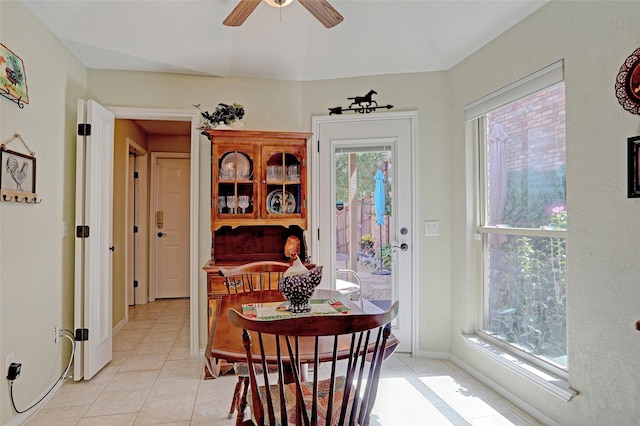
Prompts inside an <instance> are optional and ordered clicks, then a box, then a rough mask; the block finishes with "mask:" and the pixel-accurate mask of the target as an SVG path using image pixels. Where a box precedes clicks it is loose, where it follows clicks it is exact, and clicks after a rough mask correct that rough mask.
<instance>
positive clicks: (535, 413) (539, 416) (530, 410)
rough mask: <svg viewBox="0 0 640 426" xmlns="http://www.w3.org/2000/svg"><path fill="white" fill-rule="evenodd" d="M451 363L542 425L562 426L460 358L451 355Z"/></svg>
mask: <svg viewBox="0 0 640 426" xmlns="http://www.w3.org/2000/svg"><path fill="white" fill-rule="evenodd" d="M449 361H451V362H452V363H454V364H455V365H456V366H458V367H460V368H461V369H463V370H464V371H466V372H467V373H469V374H470V375H471V376H473V377H474V378H475V379H478V380H479V381H480V382H482V384H483V385H485V386H487V387H488V388H490V389H492V390H493V391H495V392H497V393H498V394H500V395H501V396H502V397H503V398H504V399H506V400H507V401H509V402H511V403H512V404H513V405H515V406H516V407H518V408H520V409H521V410H522V411H524V412H525V413H527V414H528V415H530V416H531V417H533V418H535V419H536V420H538V421H539V422H541V423H542V424H544V425H548V426H560V424H559V423H556V422H555V421H553V420H552V419H551V418H549V417H547V415H545V414H544V413H542V412H541V411H539V410H538V409H536V408H534V407H532V406H531V405H530V404H529V403H528V402H526V401H524V400H523V399H520V398H519V397H517V396H516V395H514V394H513V393H511V392H510V391H508V390H507V389H505V388H503V387H502V386H500V385H499V384H497V383H496V382H494V381H493V380H491V379H490V378H488V377H487V376H485V375H484V374H482V373H480V372H479V371H478V370H476V369H475V368H473V367H471V366H470V365H468V364H466V363H465V362H464V361H462V360H461V359H460V358H458V357H456V356H454V355H450V356H449Z"/></svg>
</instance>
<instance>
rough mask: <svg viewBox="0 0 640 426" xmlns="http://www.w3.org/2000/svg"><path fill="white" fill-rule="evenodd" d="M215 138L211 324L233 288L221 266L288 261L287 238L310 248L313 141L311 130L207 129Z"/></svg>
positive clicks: (209, 288) (209, 286)
mask: <svg viewBox="0 0 640 426" xmlns="http://www.w3.org/2000/svg"><path fill="white" fill-rule="evenodd" d="M206 133H207V136H208V137H209V139H210V140H211V241H212V242H211V260H210V261H209V262H207V264H206V265H204V267H203V269H204V270H205V271H206V273H207V295H208V299H209V314H208V315H209V325H210V324H211V320H212V315H213V314H214V313H215V312H216V311H217V309H216V308H217V306H216V304H217V299H218V298H219V297H220V296H221V295H224V294H227V290H226V288H225V286H224V283H223V279H222V277H221V276H219V274H218V267H219V266H230V265H240V264H243V263H248V262H253V261H259V260H277V261H288V259H287V258H285V256H284V244H285V242H286V240H287V238H288V237H289V236H291V235H295V236H297V237H298V238H300V241H301V253H300V256H301V258H302V259H306V256H307V252H306V250H307V248H306V243H305V239H304V234H303V233H304V231H305V230H306V229H307V140H308V139H309V137H311V133H298V132H296V133H294V132H273V131H252V130H215V129H213V130H206Z"/></svg>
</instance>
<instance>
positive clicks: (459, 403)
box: [27, 300, 541, 426]
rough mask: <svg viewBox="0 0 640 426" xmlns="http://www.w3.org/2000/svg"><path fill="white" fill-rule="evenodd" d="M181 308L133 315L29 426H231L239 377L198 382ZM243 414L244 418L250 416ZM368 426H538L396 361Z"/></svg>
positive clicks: (457, 380)
mask: <svg viewBox="0 0 640 426" xmlns="http://www.w3.org/2000/svg"><path fill="white" fill-rule="evenodd" d="M188 319H189V305H188V301H186V300H173V301H157V302H154V303H148V304H147V305H145V306H141V307H135V308H131V309H130V311H129V323H128V324H127V325H126V326H125V327H124V328H123V329H122V330H121V331H120V332H119V333H118V334H117V335H116V336H115V337H114V353H113V355H114V356H113V360H112V361H111V362H110V363H109V364H108V365H107V366H106V367H105V368H104V369H103V370H102V371H101V372H100V373H98V375H96V377H94V378H93V379H92V380H89V381H79V382H74V381H66V382H65V383H64V385H63V386H62V387H61V388H60V389H59V390H58V391H57V392H56V393H55V395H53V397H52V398H51V399H50V400H49V401H48V402H47V404H46V405H45V406H44V407H42V409H40V410H39V411H38V412H37V413H35V415H34V416H33V417H32V418H31V419H30V420H29V421H28V422H27V423H28V424H29V425H30V426H34V425H35V426H39V425H43V426H51V425H64V426H67V425H78V426H81V425H114V426H125V425H151V424H165V425H166V424H171V425H180V426H196V425H216V426H224V425H229V426H231V425H234V424H235V418H232V419H228V418H227V415H228V412H229V404H230V402H231V394H232V392H233V387H234V386H235V383H236V377H235V376H233V375H225V376H221V377H218V378H217V379H215V380H204V379H203V371H204V370H203V359H202V357H196V358H192V357H191V356H190V353H189V320H188ZM247 414H248V413H247ZM370 424H371V425H372V426H396V425H397V426H411V425H429V426H440V425H443V426H444V425H455V426H467V425H478V426H484V425H517V426H532V425H535V426H539V425H541V423H539V422H537V421H536V420H535V419H533V418H532V417H531V416H528V415H527V414H526V413H524V412H522V411H521V410H520V409H518V408H517V407H515V406H514V405H513V404H511V403H509V402H508V401H507V400H505V399H504V398H502V397H501V396H500V395H498V394H497V393H495V392H493V391H492V390H490V389H488V388H486V387H485V386H483V385H482V384H481V383H480V382H478V381H477V380H476V379H474V378H473V377H471V376H470V375H468V374H467V373H466V372H464V371H462V370H460V369H459V368H458V367H456V366H455V365H454V364H452V363H450V362H449V361H446V360H438V359H424V358H412V357H410V356H408V355H406V354H394V355H393V356H392V357H391V358H389V359H387V360H386V361H385V362H384V364H383V367H382V373H381V377H380V384H379V388H378V395H377V399H376V403H375V405H374V407H373V412H372V415H371V422H370Z"/></svg>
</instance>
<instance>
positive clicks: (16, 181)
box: [0, 135, 41, 204]
mask: <svg viewBox="0 0 640 426" xmlns="http://www.w3.org/2000/svg"><path fill="white" fill-rule="evenodd" d="M14 139H20V140H21V141H22V138H20V135H14V137H13V138H11V139H9V140H8V141H7V142H5V143H3V144H2V145H1V146H0V167H1V169H0V199H1V200H2V201H15V202H25V203H36V204H38V203H40V201H41V200H38V199H37V198H38V194H36V158H35V156H32V155H26V154H22V153H19V152H16V151H10V150H8V149H6V147H5V145H6V144H7V143H8V142H11V141H12V140H14ZM22 142H23V144H24V141H22ZM24 145H25V147H27V146H26V144H24ZM27 150H29V148H28V147H27ZM29 153H30V154H34V153H33V151H31V150H29Z"/></svg>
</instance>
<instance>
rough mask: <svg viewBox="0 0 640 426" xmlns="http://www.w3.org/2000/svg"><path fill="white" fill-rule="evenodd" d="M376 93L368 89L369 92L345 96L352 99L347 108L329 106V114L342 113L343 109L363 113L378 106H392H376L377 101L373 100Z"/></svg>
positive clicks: (388, 107) (387, 107)
mask: <svg viewBox="0 0 640 426" xmlns="http://www.w3.org/2000/svg"><path fill="white" fill-rule="evenodd" d="M377 94H378V92H376V91H375V90H369V93H367V94H366V95H364V96H356V97H353V98H347V99H350V100H352V101H353V102H351V105H349V108H342V107H333V108H329V115H333V114H342V113H343V112H344V111H354V112H358V113H360V114H365V113H369V112H373V111H375V110H377V109H378V108H385V109H391V108H393V105H383V106H378V102H376V101H374V100H373V95H377Z"/></svg>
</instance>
